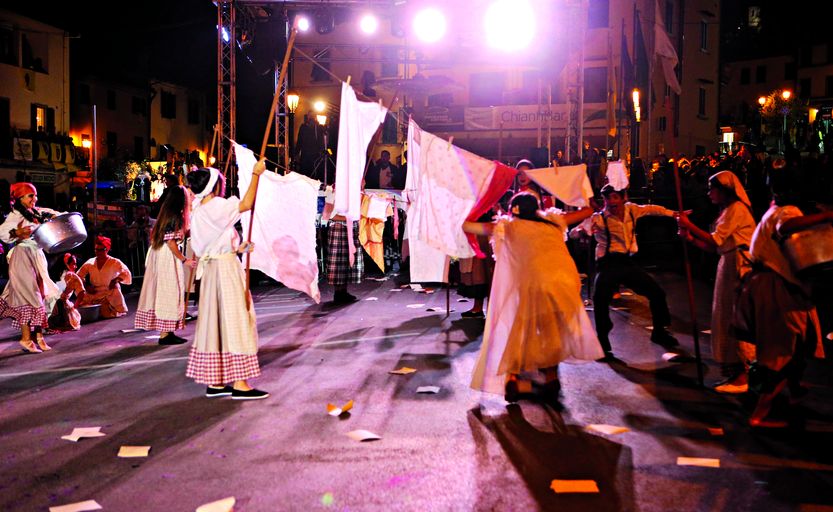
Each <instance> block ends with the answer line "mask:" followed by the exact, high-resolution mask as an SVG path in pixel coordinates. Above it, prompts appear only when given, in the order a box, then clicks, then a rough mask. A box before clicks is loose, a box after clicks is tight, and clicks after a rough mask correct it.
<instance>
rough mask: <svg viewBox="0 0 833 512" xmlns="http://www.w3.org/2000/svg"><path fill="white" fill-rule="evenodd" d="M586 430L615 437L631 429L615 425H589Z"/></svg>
mask: <svg viewBox="0 0 833 512" xmlns="http://www.w3.org/2000/svg"><path fill="white" fill-rule="evenodd" d="M585 428H586V429H587V430H595V431H596V432H601V433H602V434H608V435H611V436H613V435H616V434H623V433H625V432H630V430H631V429H629V428H627V427H617V426H616V425H604V424H591V425H587V427H585Z"/></svg>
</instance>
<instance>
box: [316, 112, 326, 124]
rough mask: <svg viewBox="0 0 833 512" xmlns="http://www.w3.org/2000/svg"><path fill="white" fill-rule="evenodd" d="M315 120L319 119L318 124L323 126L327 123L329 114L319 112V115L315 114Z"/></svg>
mask: <svg viewBox="0 0 833 512" xmlns="http://www.w3.org/2000/svg"><path fill="white" fill-rule="evenodd" d="M315 120H316V121H318V124H320V125H321V126H324V125H326V124H327V116H325V115H324V114H318V115H317V116H315Z"/></svg>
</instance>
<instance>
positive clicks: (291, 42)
mask: <svg viewBox="0 0 833 512" xmlns="http://www.w3.org/2000/svg"><path fill="white" fill-rule="evenodd" d="M296 23H297V22H296ZM297 34H298V27H297V26H295V25H293V26H292V30H291V31H290V33H289V41H287V43H286V53H284V55H283V63H282V64H281V74H280V75H279V76H278V82H277V84H276V85H277V86H276V88H275V96H274V97H273V98H272V108H270V109H269V117H268V118H267V119H266V132H265V133H264V134H263V143H262V144H261V145H260V154H261V158H263V156H262V155H265V154H266V144H267V143H268V142H269V132H271V131H272V123H273V122H274V118H275V110H276V109H277V107H278V98H279V97H280V95H281V86H282V85H283V81H284V79H285V78H286V71H287V69H288V68H289V57H290V55H291V54H292V47H293V46H294V45H295V36H296V35H297ZM252 179H254V176H252ZM257 184H258V182H255V197H254V199H253V200H252V210H251V217H250V218H249V233H248V235H247V237H246V241H247V242H249V243H251V242H252V227H253V226H254V224H255V205H256V204H257ZM251 263H252V253H251V251H249V252H247V253H246V289H247V290H248V289H249V285H250V284H251V277H250V276H251Z"/></svg>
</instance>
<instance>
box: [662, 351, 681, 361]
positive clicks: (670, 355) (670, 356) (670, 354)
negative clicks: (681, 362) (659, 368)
mask: <svg viewBox="0 0 833 512" xmlns="http://www.w3.org/2000/svg"><path fill="white" fill-rule="evenodd" d="M681 357H682V354H676V353H674V352H666V353H664V354H662V360H663V361H667V362H669V363H671V362H674V361H676V360H678V359H680V358H681Z"/></svg>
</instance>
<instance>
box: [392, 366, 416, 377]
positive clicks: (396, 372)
mask: <svg viewBox="0 0 833 512" xmlns="http://www.w3.org/2000/svg"><path fill="white" fill-rule="evenodd" d="M388 373H391V374H393V375H408V374H409V373H416V369H414V368H408V367H407V366H403V367H402V368H400V369H398V370H391V371H389V372H388Z"/></svg>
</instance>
